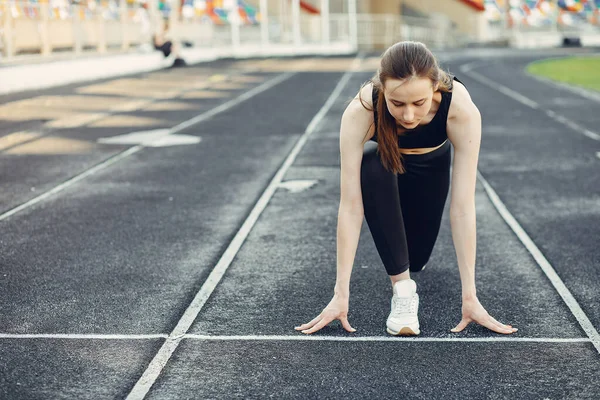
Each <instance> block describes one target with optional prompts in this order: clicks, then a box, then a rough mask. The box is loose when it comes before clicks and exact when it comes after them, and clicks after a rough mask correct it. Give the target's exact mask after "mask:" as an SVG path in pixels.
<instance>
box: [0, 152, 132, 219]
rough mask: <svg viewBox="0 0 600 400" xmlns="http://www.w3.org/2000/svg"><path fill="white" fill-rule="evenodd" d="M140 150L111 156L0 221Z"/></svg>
mask: <svg viewBox="0 0 600 400" xmlns="http://www.w3.org/2000/svg"><path fill="white" fill-rule="evenodd" d="M141 149H143V147H142V146H135V147H131V148H129V149H127V150H125V151H122V152H121V153H119V154H117V155H114V156H112V157H111V158H109V159H108V160H106V161H103V162H101V163H100V164H97V165H95V166H93V167H92V168H89V169H87V170H85V171H84V172H82V173H80V174H79V175H75V176H74V177H73V178H71V179H69V180H68V181H66V182H63V183H61V184H60V185H58V186H55V187H54V188H52V189H50V190H48V191H47V192H44V193H42V194H41V195H39V196H37V197H34V198H33V199H31V200H29V201H27V202H25V203H23V204H21V205H20V206H18V207H15V208H13V209H11V210H9V211H7V212H5V213H3V214H2V215H0V221H4V220H5V219H6V218H8V217H10V216H12V215H14V214H16V213H18V212H20V211H23V210H24V209H26V208H28V207H31V206H33V205H35V204H37V203H39V202H41V201H44V200H46V199H47V198H48V197H50V196H52V195H54V194H56V193H58V192H60V191H62V190H64V189H66V188H68V187H69V186H71V185H73V184H75V183H77V182H79V181H81V180H83V179H85V178H87V177H88V176H90V175H93V174H95V173H96V172H98V171H100V170H102V169H104V168H106V167H108V166H110V165H112V164H114V163H116V162H118V161H121V160H122V159H124V158H126V157H129V156H130V155H132V154H135V153H137V152H138V151H140V150H141Z"/></svg>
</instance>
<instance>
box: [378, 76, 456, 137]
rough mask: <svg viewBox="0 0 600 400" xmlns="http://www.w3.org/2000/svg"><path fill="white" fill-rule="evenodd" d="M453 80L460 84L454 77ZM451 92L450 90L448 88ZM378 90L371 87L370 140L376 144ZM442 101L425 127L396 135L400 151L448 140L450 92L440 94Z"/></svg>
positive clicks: (420, 126)
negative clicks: (447, 125)
mask: <svg viewBox="0 0 600 400" xmlns="http://www.w3.org/2000/svg"><path fill="white" fill-rule="evenodd" d="M452 79H453V80H456V81H457V82H460V81H459V80H458V79H456V78H455V77H452ZM450 90H452V88H450ZM378 94H379V90H378V89H377V88H376V87H375V86H373V118H374V120H375V133H374V134H373V137H372V138H371V139H370V140H372V141H374V142H377V100H378ZM441 94H442V100H441V101H440V107H439V108H438V110H437V112H436V113H435V116H434V117H433V119H432V120H431V122H429V123H428V124H426V125H419V126H417V127H416V128H413V129H409V130H406V131H404V132H402V134H400V135H398V147H400V148H402V149H417V148H421V147H423V148H425V147H437V146H439V145H441V144H442V143H444V142H445V141H446V139H448V133H447V132H446V121H447V119H448V110H449V109H450V102H451V101H452V91H450V92H443V91H442V92H441Z"/></svg>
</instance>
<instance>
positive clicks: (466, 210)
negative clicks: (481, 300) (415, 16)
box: [447, 83, 481, 299]
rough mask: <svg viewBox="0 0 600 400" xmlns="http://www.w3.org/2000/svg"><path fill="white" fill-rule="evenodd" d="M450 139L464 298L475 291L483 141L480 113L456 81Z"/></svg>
mask: <svg viewBox="0 0 600 400" xmlns="http://www.w3.org/2000/svg"><path fill="white" fill-rule="evenodd" d="M447 130H448V138H449V139H450V141H451V142H452V145H453V146H454V162H453V164H452V192H451V197H450V224H451V227H452V239H453V240H454V248H455V250H456V257H457V261H458V268H459V271H460V278H461V282H462V296H463V299H465V298H470V297H476V291H475V252H476V233H475V232H476V228H475V227H476V222H475V184H476V180H477V160H478V158H479V146H480V143H481V115H480V113H479V110H478V109H477V107H476V106H475V104H473V102H472V101H471V97H470V96H469V93H468V92H467V90H466V89H465V87H464V86H462V85H460V84H458V83H456V84H455V89H454V93H453V99H452V105H451V108H450V114H449V116H448V125H447Z"/></svg>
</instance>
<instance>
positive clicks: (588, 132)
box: [460, 62, 600, 140]
mask: <svg viewBox="0 0 600 400" xmlns="http://www.w3.org/2000/svg"><path fill="white" fill-rule="evenodd" d="M476 65H477V66H481V65H483V64H482V63H480V62H473V63H469V64H465V65H462V66H461V67H460V70H461V72H462V73H464V74H465V75H468V76H470V77H471V78H473V79H475V80H476V81H477V82H479V83H481V84H483V85H486V86H488V87H490V88H492V89H494V90H497V91H499V92H500V93H503V94H505V95H507V96H508V97H511V98H513V99H515V100H517V101H518V102H520V103H522V104H525V105H526V106H528V107H531V108H533V109H535V110H540V109H542V107H540V105H539V104H538V103H536V102H535V101H533V100H531V99H529V98H527V97H525V96H523V95H522V94H520V93H518V92H515V91H514V90H512V89H509V88H507V87H506V86H504V85H501V84H500V83H498V82H494V81H492V80H491V79H489V78H487V77H485V76H483V75H481V74H479V73H477V72H475V71H472V69H473V68H475V66H476ZM545 113H546V115H547V116H548V117H550V118H552V119H553V120H555V121H556V122H559V123H561V124H563V125H565V126H567V127H569V128H571V129H572V130H574V131H576V132H578V133H582V134H583V135H585V136H587V137H588V138H590V139H593V140H600V134H598V133H596V132H593V131H591V130H589V129H587V128H585V127H583V126H581V125H579V124H578V123H576V122H574V121H572V120H570V119H568V118H566V117H564V116H562V115H559V114H557V113H556V112H554V111H552V110H545Z"/></svg>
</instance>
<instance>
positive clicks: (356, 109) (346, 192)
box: [335, 99, 373, 297]
mask: <svg viewBox="0 0 600 400" xmlns="http://www.w3.org/2000/svg"><path fill="white" fill-rule="evenodd" d="M370 118H371V121H372V120H373V116H372V114H371V117H370ZM369 126H370V122H369V113H368V111H367V110H365V109H364V107H363V106H362V105H361V104H360V101H359V100H358V99H354V100H352V102H351V103H350V104H349V105H348V107H347V108H346V111H345V112H344V115H343V116H342V124H341V128H340V164H341V167H340V206H339V210H338V224H337V279H336V284H335V294H337V295H339V296H342V297H348V296H349V293H350V275H351V273H352V265H353V263H354V257H355V256H356V249H357V247H358V240H359V237H360V228H361V226H362V222H363V218H364V209H363V202H362V193H361V184H360V168H361V162H362V155H363V146H364V142H363V139H364V138H365V137H366V133H367V131H368V130H369Z"/></svg>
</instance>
